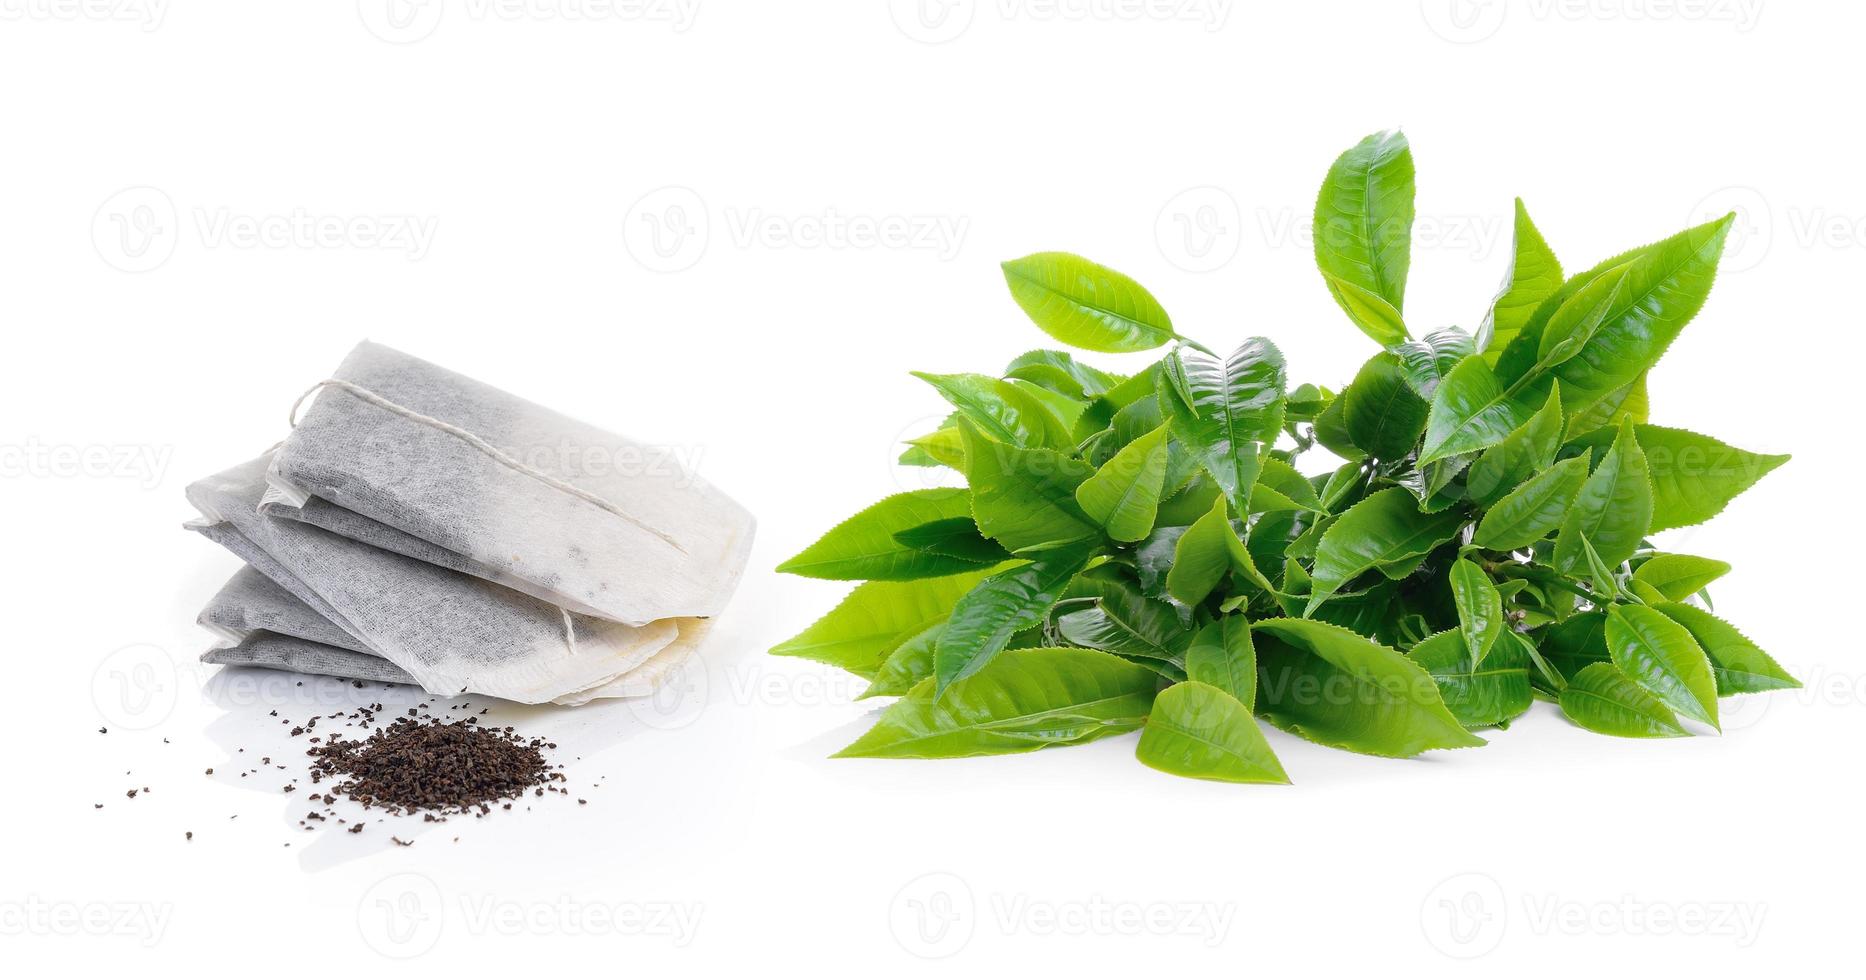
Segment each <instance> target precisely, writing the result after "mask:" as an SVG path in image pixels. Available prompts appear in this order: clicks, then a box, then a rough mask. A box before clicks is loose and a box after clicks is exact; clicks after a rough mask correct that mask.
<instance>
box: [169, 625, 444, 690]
mask: <svg viewBox="0 0 1866 980" xmlns="http://www.w3.org/2000/svg"><path fill="white" fill-rule="evenodd" d="M201 662H202V663H208V664H221V665H223V666H227V667H265V668H269V669H272V670H292V671H297V672H298V673H300V674H317V675H319V676H323V677H341V678H343V679H345V680H357V681H381V682H383V683H385V684H413V683H415V679H414V678H413V677H410V676H408V672H407V671H405V670H403V669H402V668H400V667H397V666H395V665H394V664H392V663H390V662H389V661H387V660H384V659H382V658H381V657H378V656H376V655H374V654H369V653H358V652H356V651H354V650H345V649H343V648H341V647H334V646H330V645H328V644H324V643H317V642H315V641H312V640H306V639H302V638H300V637H296V636H283V635H280V634H278V633H268V632H265V631H264V630H260V631H258V632H255V633H251V634H248V635H247V636H246V637H245V638H244V639H242V640H240V642H238V643H236V644H234V645H233V646H230V647H216V648H214V649H212V650H209V651H207V652H206V653H204V654H202V655H201Z"/></svg>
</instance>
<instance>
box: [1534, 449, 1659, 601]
mask: <svg viewBox="0 0 1866 980" xmlns="http://www.w3.org/2000/svg"><path fill="white" fill-rule="evenodd" d="M1652 505H1653V504H1652V480H1651V478H1650V477H1649V476H1648V475H1647V466H1646V454H1645V453H1644V452H1643V451H1641V450H1640V448H1639V443H1638V441H1637V440H1635V439H1634V438H1633V427H1632V425H1631V423H1628V424H1625V425H1623V426H1621V428H1620V435H1619V437H1618V438H1616V439H1615V440H1614V442H1613V447H1612V448H1611V449H1609V450H1608V451H1607V455H1606V456H1604V457H1602V458H1601V461H1600V465H1599V466H1596V467H1594V473H1593V475H1592V476H1589V477H1588V478H1587V482H1586V483H1583V484H1582V485H1581V492H1580V493H1578V494H1576V495H1575V498H1574V503H1573V504H1572V505H1571V506H1570V507H1569V508H1568V515H1567V516H1566V517H1564V518H1563V519H1562V524H1561V531H1560V533H1558V534H1557V535H1556V536H1555V568H1556V570H1558V571H1560V572H1562V573H1563V574H1574V573H1576V572H1579V571H1584V570H1585V569H1586V568H1587V553H1586V551H1585V550H1584V548H1583V545H1582V542H1583V541H1586V542H1587V543H1589V544H1591V545H1593V547H1594V550H1595V551H1597V552H1598V553H1599V554H1600V558H1601V560H1602V561H1603V562H1605V563H1606V564H1607V566H1608V567H1610V568H1618V567H1619V566H1620V565H1622V564H1624V563H1625V562H1626V560H1627V559H1628V558H1631V557H1633V553H1634V552H1635V551H1638V550H1639V542H1640V541H1641V540H1643V539H1644V538H1645V536H1646V532H1647V530H1648V529H1649V528H1650V527H1651V526H1652Z"/></svg>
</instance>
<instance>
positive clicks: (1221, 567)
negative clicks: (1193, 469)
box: [1166, 497, 1274, 606]
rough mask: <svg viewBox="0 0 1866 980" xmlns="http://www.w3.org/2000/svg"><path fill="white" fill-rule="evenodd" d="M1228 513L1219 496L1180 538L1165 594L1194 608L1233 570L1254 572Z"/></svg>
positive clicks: (1266, 582) (1264, 582)
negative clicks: (1209, 508)
mask: <svg viewBox="0 0 1866 980" xmlns="http://www.w3.org/2000/svg"><path fill="white" fill-rule="evenodd" d="M1230 511H1231V508H1230V505H1229V504H1228V503H1227V502H1226V500H1225V498H1223V497H1219V498H1217V499H1216V500H1214V501H1213V502H1212V509H1211V510H1209V511H1207V512H1206V514H1205V516H1204V517H1201V518H1199V519H1198V520H1197V521H1196V522H1194V523H1193V525H1192V526H1191V527H1190V528H1187V529H1186V533H1185V534H1183V535H1181V536H1180V538H1179V542H1178V546H1177V547H1176V548H1175V549H1174V551H1173V565H1172V568H1171V569H1170V570H1169V571H1168V572H1167V575H1166V591H1167V592H1168V593H1170V594H1171V595H1172V597H1173V598H1175V599H1178V600H1179V601H1180V602H1183V603H1185V604H1186V605H1188V606H1195V605H1198V604H1199V603H1200V602H1203V601H1204V600H1205V597H1206V596H1208V595H1210V594H1211V592H1212V590H1213V589H1215V588H1217V587H1218V582H1219V581H1220V580H1221V579H1223V578H1224V575H1225V573H1226V572H1228V571H1230V570H1231V569H1232V568H1234V567H1235V568H1238V569H1239V570H1240V571H1243V570H1244V569H1245V567H1246V566H1248V569H1249V572H1250V573H1255V572H1256V570H1257V569H1256V566H1255V565H1254V564H1253V563H1252V562H1251V559H1250V553H1249V552H1247V551H1245V550H1244V541H1243V539H1242V538H1239V537H1238V533H1237V530H1236V529H1235V528H1233V527H1232V526H1231V512H1230ZM1253 577H1255V578H1257V579H1259V580H1260V581H1259V582H1258V584H1259V585H1260V586H1261V587H1262V588H1264V589H1265V590H1266V591H1274V590H1273V589H1271V588H1270V585H1269V582H1268V581H1262V580H1261V579H1262V577H1261V576H1256V575H1253Z"/></svg>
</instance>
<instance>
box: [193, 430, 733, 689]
mask: <svg viewBox="0 0 1866 980" xmlns="http://www.w3.org/2000/svg"><path fill="white" fill-rule="evenodd" d="M269 463H270V458H269V457H264V456H262V457H260V458H258V459H255V460H252V461H250V462H247V463H244V464H241V465H240V466H236V467H234V468H233V469H231V470H228V471H226V472H224V473H220V474H217V475H215V476H211V477H208V478H207V479H204V480H199V481H197V482H195V483H193V484H190V485H189V487H188V491H187V493H188V500H189V502H190V503H192V504H193V505H194V506H195V508H196V509H197V510H199V511H200V512H201V517H202V519H201V520H200V521H197V522H195V523H194V524H192V525H191V526H192V527H193V528H194V529H195V530H198V531H200V532H201V533H202V534H204V535H205V536H207V537H208V538H210V539H212V540H213V541H215V542H218V543H219V544H221V545H222V546H224V547H226V548H227V549H228V550H230V551H232V552H233V553H234V554H236V555H238V556H239V557H240V558H242V559H244V560H245V561H246V562H247V563H248V564H250V565H252V566H253V567H254V568H255V569H257V570H258V571H260V572H262V573H263V574H265V575H266V577H268V578H270V579H272V580H273V581H274V582H275V583H277V584H278V585H279V586H281V587H283V588H284V589H285V590H286V591H288V592H290V593H291V594H292V595H294V596H296V597H297V598H298V599H300V600H302V601H303V602H304V603H305V604H306V605H308V606H310V607H311V608H312V609H313V610H315V611H316V612H317V613H318V614H319V615H321V616H323V617H324V618H325V619H327V620H329V621H330V622H331V623H333V624H334V625H336V626H337V627H338V628H339V629H341V630H342V631H343V632H345V633H348V634H349V635H350V636H352V637H355V638H356V639H357V640H359V641H361V643H362V644H363V645H364V646H366V647H367V648H368V649H369V650H370V652H372V653H375V654H377V655H379V656H381V657H383V658H385V659H387V660H389V661H391V662H393V663H394V664H395V665H396V666H397V667H400V668H401V669H402V670H404V671H406V672H407V673H408V674H409V675H410V676H412V677H413V678H414V679H415V681H416V682H417V683H419V684H420V685H421V686H422V687H423V688H425V689H426V690H428V691H429V692H431V693H434V694H438V695H443V696H451V695H454V694H459V693H463V692H470V693H481V694H489V695H492V696H494V697H501V698H506V699H508V700H512V701H522V702H528V703H539V702H544V701H557V702H560V703H580V702H581V701H585V700H588V699H589V698H590V697H595V696H603V697H608V696H612V695H610V694H608V693H600V694H599V693H597V692H606V691H609V690H633V689H634V688H635V687H639V686H640V685H639V684H636V685H634V686H633V687H631V686H630V685H628V684H626V683H624V681H625V677H624V675H626V674H628V673H629V672H631V671H633V670H635V669H637V668H640V667H642V666H644V665H645V664H647V663H648V662H649V660H650V658H653V657H654V656H655V655H656V654H657V653H660V652H662V651H664V650H668V652H669V656H670V658H678V657H684V656H685V655H686V654H687V653H689V652H691V650H692V647H693V643H692V642H676V641H677V640H679V639H680V634H681V631H682V629H683V628H687V629H689V630H690V632H693V633H695V634H696V635H697V632H698V631H697V630H693V629H692V627H693V626H694V625H695V624H693V623H691V622H689V621H684V620H674V619H663V620H659V621H656V622H653V623H649V624H647V625H645V626H639V627H637V626H629V625H627V624H623V623H616V622H611V621H607V620H601V619H596V618H593V617H589V616H584V615H580V614H576V613H571V612H568V611H566V610H563V609H560V608H558V607H557V606H554V605H552V604H550V603H548V602H545V601H542V600H540V599H537V598H535V597H533V596H529V595H525V594H523V593H519V592H515V591H513V590H511V589H507V588H505V587H503V586H500V585H497V584H494V583H492V582H488V581H485V580H483V579H478V578H474V577H472V576H469V575H463V574H460V573H459V572H455V571H451V570H449V569H445V568H441V567H438V566H436V565H431V564H428V563H426V562H422V561H418V560H416V559H413V558H409V557H407V556H404V555H398V554H395V553H393V552H388V551H383V550H381V549H378V548H374V547H371V546H369V545H366V544H362V543H360V542H357V541H352V540H350V539H348V538H344V537H341V536H339V535H336V534H332V533H331V532H329V531H325V530H323V529H321V528H317V527H313V526H311V525H309V524H304V523H299V522H296V521H287V520H279V519H275V518H269V517H265V516H263V515H261V514H260V513H259V510H258V508H259V502H260V499H261V497H262V496H263V495H264V493H265V472H266V468H267V466H268V464H269ZM670 647H671V648H672V649H671V650H669V648H670ZM661 663H662V664H663V665H664V664H665V663H666V661H665V660H664V661H662V662H661ZM656 669H657V670H660V671H663V672H665V670H666V669H667V668H666V667H665V666H661V667H657V668H656Z"/></svg>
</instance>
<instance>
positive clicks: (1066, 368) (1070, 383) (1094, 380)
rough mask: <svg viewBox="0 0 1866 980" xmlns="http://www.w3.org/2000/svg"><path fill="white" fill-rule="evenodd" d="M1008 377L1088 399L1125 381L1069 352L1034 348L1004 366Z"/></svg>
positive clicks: (1106, 391)
mask: <svg viewBox="0 0 1866 980" xmlns="http://www.w3.org/2000/svg"><path fill="white" fill-rule="evenodd" d="M1004 376H1005V377H1006V378H1018V379H1021V380H1024V381H1029V382H1031V383H1033V384H1039V385H1042V386H1043V387H1045V388H1048V389H1049V390H1051V391H1054V392H1056V393H1058V394H1062V395H1067V396H1069V397H1070V398H1075V399H1079V400H1082V401H1087V400H1089V399H1092V398H1096V397H1098V396H1101V395H1105V394H1107V393H1108V391H1109V390H1110V389H1112V388H1114V386H1115V385H1118V384H1120V383H1121V381H1122V380H1123V379H1122V378H1121V377H1120V376H1119V375H1114V374H1109V373H1108V372H1106V371H1102V370H1100V369H1098V368H1094V367H1090V366H1089V365H1087V364H1083V363H1082V362H1081V361H1078V360H1076V359H1075V357H1074V356H1072V355H1070V354H1069V353H1068V352H1067V351H1060V350H1033V351H1030V352H1028V353H1025V354H1020V355H1018V356H1017V358H1016V359H1014V360H1012V361H1011V363H1010V364H1008V365H1006V366H1005V368H1004Z"/></svg>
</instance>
